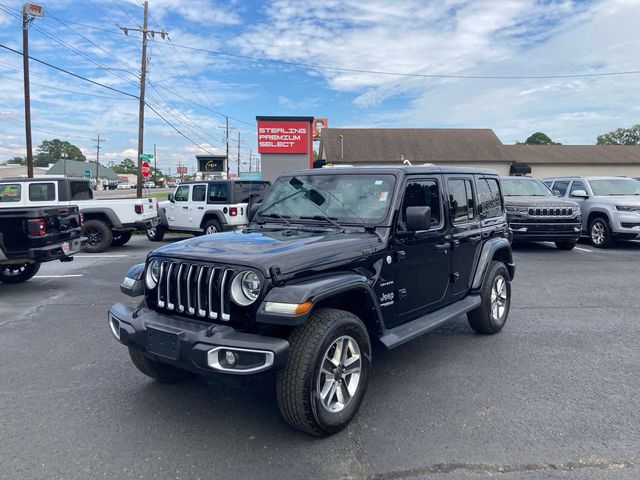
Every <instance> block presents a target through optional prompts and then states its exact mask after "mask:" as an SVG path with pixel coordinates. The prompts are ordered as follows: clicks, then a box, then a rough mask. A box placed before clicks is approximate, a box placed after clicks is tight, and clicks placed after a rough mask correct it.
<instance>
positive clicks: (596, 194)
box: [544, 177, 640, 248]
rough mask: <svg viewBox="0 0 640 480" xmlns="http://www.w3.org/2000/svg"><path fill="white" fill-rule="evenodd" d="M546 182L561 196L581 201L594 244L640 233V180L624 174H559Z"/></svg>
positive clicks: (586, 229)
mask: <svg viewBox="0 0 640 480" xmlns="http://www.w3.org/2000/svg"><path fill="white" fill-rule="evenodd" d="M544 182H545V184H547V186H549V188H551V190H552V191H553V192H554V193H556V194H557V195H558V196H560V197H563V198H571V199H572V200H576V201H577V202H578V204H579V205H580V211H581V212H582V231H583V233H585V234H586V235H588V236H589V238H590V239H591V243H592V244H593V246H594V247H598V248H607V247H611V246H613V245H614V244H615V242H616V240H633V239H634V238H637V236H638V235H639V234H640V181H638V180H636V179H633V178H625V177H557V178H547V179H545V180H544Z"/></svg>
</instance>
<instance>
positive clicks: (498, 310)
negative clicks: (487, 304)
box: [491, 275, 507, 320]
mask: <svg viewBox="0 0 640 480" xmlns="http://www.w3.org/2000/svg"><path fill="white" fill-rule="evenodd" d="M506 309H507V282H506V280H505V279H504V277H503V276H502V275H498V276H497V277H496V278H495V279H494V280H493V285H492V287H491V317H492V318H493V319H494V320H499V319H500V318H502V315H504V312H505V310H506Z"/></svg>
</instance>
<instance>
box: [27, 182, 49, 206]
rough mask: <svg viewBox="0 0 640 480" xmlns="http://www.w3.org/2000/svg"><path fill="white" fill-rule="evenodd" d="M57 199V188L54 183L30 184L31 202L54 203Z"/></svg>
mask: <svg viewBox="0 0 640 480" xmlns="http://www.w3.org/2000/svg"><path fill="white" fill-rule="evenodd" d="M55 199H56V186H55V184H54V183H30V184H29V201H30V202H53V201H55Z"/></svg>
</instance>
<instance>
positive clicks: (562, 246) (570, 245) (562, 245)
mask: <svg viewBox="0 0 640 480" xmlns="http://www.w3.org/2000/svg"><path fill="white" fill-rule="evenodd" d="M555 243H556V248H557V249H558V250H573V249H574V247H575V246H576V242H555Z"/></svg>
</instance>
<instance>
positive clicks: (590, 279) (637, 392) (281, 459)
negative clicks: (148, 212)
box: [0, 236, 640, 480]
mask: <svg viewBox="0 0 640 480" xmlns="http://www.w3.org/2000/svg"><path fill="white" fill-rule="evenodd" d="M154 246H155V244H152V243H150V242H148V241H147V240H146V238H144V237H141V236H140V237H135V238H134V239H133V240H132V241H131V242H130V244H129V245H126V246H124V247H121V248H114V249H111V250H109V251H107V252H105V253H103V254H96V255H89V254H81V255H78V256H77V258H76V260H75V261H74V262H73V263H68V264H61V263H59V262H55V263H49V264H45V265H43V267H42V269H41V270H40V273H39V275H38V276H37V277H35V278H34V279H33V280H31V281H30V282H28V283H26V284H22V285H3V284H0V391H1V393H0V417H1V418H0V433H1V437H0V438H1V440H0V477H2V478H7V479H27V478H29V479H30V478H38V479H39V478H47V479H49V478H70V479H88V478H144V479H147V478H176V479H181V478H183V479H195V478H216V479H227V478H233V479H240V478H251V479H263V478H264V479H272V478H287V479H290V478H291V479H298V478H304V479H306V480H309V479H316V478H317V479H321V478H322V479H324V478H330V479H343V478H344V479H347V478H354V479H360V478H374V479H381V480H382V479H384V480H392V479H413V478H435V479H441V478H442V479H458V478H471V479H475V478H485V477H497V478H501V479H516V478H525V479H543V478H544V479H546V478H562V479H564V478H568V479H573V478H593V479H619V478H620V479H622V478H625V479H626V478H629V479H637V478H640V427H639V426H640V348H639V345H640V322H639V315H638V311H639V310H640V295H639V292H640V289H639V287H640V242H629V243H626V244H624V245H621V246H619V247H617V248H615V249H611V250H606V251H603V250H596V249H594V248H593V247H591V246H589V245H588V244H580V245H579V248H578V249H576V250H573V251H570V252H563V251H559V250H556V249H555V248H554V247H553V246H552V245H551V244H537V245H533V244H530V245H524V246H521V247H519V248H518V249H516V250H515V252H514V254H515V257H516V262H517V268H518V273H517V277H516V279H515V282H514V285H513V300H512V308H511V314H510V317H509V320H508V323H507V325H506V327H505V329H504V330H503V332H502V333H501V334H499V335H495V336H479V335H476V334H474V333H473V331H472V330H471V328H470V327H469V326H468V325H467V323H466V320H465V319H464V318H460V319H459V320H458V321H456V322H454V323H452V324H449V325H447V326H445V327H443V328H440V329H438V330H435V331H433V332H431V333H430V334H428V335H426V336H424V337H422V338H419V339H417V340H415V341H413V342H412V343H409V344H407V345H405V346H404V347H401V348H399V349H396V350H393V351H384V350H382V349H379V350H377V351H376V357H375V358H374V369H373V372H372V376H371V383H370V385H369V390H368V392H367V396H366V398H365V401H364V403H363V405H362V408H361V409H360V412H359V414H358V415H357V417H356V418H355V420H354V422H352V423H351V425H350V426H349V427H348V428H347V429H346V430H344V431H343V432H341V433H339V434H337V435H335V436H333V437H330V438H327V439H315V438H311V437H309V436H306V435H304V434H302V433H299V432H297V431H294V430H292V429H291V428H289V427H288V426H287V425H286V423H285V422H284V421H283V420H282V419H281V417H280V414H279V411H278V407H277V404H276V397H275V389H274V386H273V384H272V379H270V378H266V379H263V380H260V381H257V382H251V381H246V382H244V384H237V383H235V382H234V383H228V382H218V381H211V380H203V379H195V380H190V381H188V382H185V383H181V384H176V385H169V386H167V385H160V384H156V383H154V382H153V381H150V380H149V379H147V378H146V377H144V376H143V375H142V374H140V373H139V372H138V371H137V370H136V369H135V368H134V367H133V365H132V364H131V363H130V361H129V358H128V355H127V353H126V350H125V349H124V348H123V347H122V346H121V345H119V344H117V343H116V342H115V340H113V339H112V338H111V335H110V333H109V330H108V327H107V322H106V310H107V308H108V307H109V306H110V305H111V304H113V303H115V302H122V301H124V302H126V301H127V297H125V296H123V295H122V294H121V293H120V291H119V287H118V285H119V282H120V281H121V280H122V276H123V274H124V273H125V271H126V270H127V268H128V267H129V266H130V265H132V264H134V263H139V262H141V261H143V259H144V257H145V255H146V253H147V252H148V251H149V250H150V249H151V248H153V247H154Z"/></svg>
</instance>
